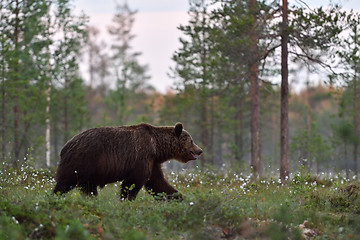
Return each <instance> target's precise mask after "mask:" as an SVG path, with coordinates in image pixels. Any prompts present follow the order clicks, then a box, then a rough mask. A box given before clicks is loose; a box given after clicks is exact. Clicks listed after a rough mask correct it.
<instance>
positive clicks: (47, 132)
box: [0, 0, 360, 177]
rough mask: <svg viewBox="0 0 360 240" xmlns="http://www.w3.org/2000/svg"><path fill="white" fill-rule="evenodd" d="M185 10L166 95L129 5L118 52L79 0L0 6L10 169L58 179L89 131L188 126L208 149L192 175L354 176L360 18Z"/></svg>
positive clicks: (268, 6) (253, 8)
mask: <svg viewBox="0 0 360 240" xmlns="http://www.w3.org/2000/svg"><path fill="white" fill-rule="evenodd" d="M189 4H190V7H189V12H188V14H189V16H190V21H189V22H188V24H187V25H184V26H179V27H178V28H179V30H180V31H181V32H182V33H183V36H184V37H182V38H180V39H179V41H180V43H181V44H180V45H181V47H180V48H179V49H178V50H177V51H175V52H174V53H173V57H172V61H173V62H174V63H175V67H174V68H173V69H169V72H170V74H169V75H170V77H172V78H173V79H174V80H175V85H174V86H173V88H172V90H169V91H168V92H166V93H165V94H163V93H159V92H158V91H157V90H156V89H155V88H154V87H153V86H151V85H150V84H149V79H150V78H151V76H149V75H148V73H147V70H148V65H141V64H140V63H139V61H138V56H139V55H140V54H141V53H140V52H136V49H135V50H134V49H133V47H132V46H131V41H132V39H133V38H134V37H135V36H134V35H133V33H132V31H131V30H132V27H133V23H134V21H135V20H136V11H135V10H132V9H131V7H130V6H129V4H128V3H127V2H126V1H125V2H123V3H119V4H118V6H117V8H116V11H115V10H114V17H113V22H112V23H111V25H109V26H108V33H109V34H110V36H111V37H112V42H110V43H104V42H101V41H99V30H98V29H96V28H95V27H93V26H89V25H88V19H87V17H86V15H85V14H84V15H76V14H75V13H74V9H73V7H72V5H71V1H68V0H58V1H45V0H44V1H31V0H30V1H21V0H9V1H2V2H1V5H0V9H1V26H0V28H1V29H0V32H1V45H0V56H1V70H0V72H1V74H0V76H1V77H0V80H1V82H0V84H1V134H0V135H1V136H0V138H1V161H2V162H3V163H6V164H7V165H9V166H14V167H20V166H21V165H22V164H24V162H26V161H27V160H28V159H29V158H32V159H34V162H33V163H32V164H34V165H35V166H36V167H53V166H56V164H57V162H58V159H59V151H60V150H61V147H62V146H63V145H64V143H65V142H66V141H68V140H69V139H70V138H71V137H72V136H73V135H75V134H77V133H79V132H80V131H82V130H84V129H87V128H91V127H97V126H106V125H130V124H136V123H140V122H147V123H150V124H153V125H174V124H175V123H176V122H182V123H183V124H184V126H185V128H186V129H188V130H189V132H191V133H192V135H193V138H194V139H195V140H196V141H197V143H199V145H200V146H201V147H202V148H203V149H204V150H205V151H204V152H205V154H204V156H203V157H202V158H201V160H200V161H199V163H191V164H189V166H186V167H187V168H193V167H196V166H198V167H201V168H212V169H226V168H234V167H235V168H237V169H239V171H250V169H251V171H253V172H254V173H255V174H256V175H261V174H263V173H264V174H266V173H270V174H277V173H276V172H278V169H280V170H282V177H284V176H288V175H289V173H291V169H297V168H298V167H299V166H300V165H304V166H305V167H306V169H308V170H309V171H311V172H316V173H317V174H319V173H321V172H331V171H333V172H339V171H342V172H344V173H346V175H347V176H350V175H356V173H357V171H358V164H357V163H358V145H359V144H358V143H359V134H358V128H359V126H358V125H359V121H358V120H357V118H358V115H359V114H358V113H359V111H358V108H359V106H358V105H359V104H357V101H358V100H357V98H358V97H357V92H358V89H357V81H358V63H357V61H358V59H359V53H358V47H359V40H358V35H357V34H358V32H357V30H358V25H359V24H358V23H359V21H360V18H359V14H358V13H357V12H355V11H350V12H349V11H345V10H342V8H341V6H338V5H329V6H326V7H321V8H316V9H311V8H310V7H308V6H307V5H306V3H303V4H302V5H300V6H295V5H294V6H293V5H291V4H287V5H286V11H285V9H284V5H283V6H282V5H281V3H280V2H278V1H195V0H194V1H190V2H189ZM35 10H36V11H35ZM285 13H286V14H285ZM105 44H107V46H109V48H108V49H109V51H105V50H106V49H107V48H105V47H104V45H105ZM80 64H85V65H86V69H87V71H88V72H87V76H88V78H87V79H85V78H84V76H82V74H83V73H82V72H81V71H80V70H79V65H80ZM291 83H293V85H295V84H297V83H300V84H301V87H296V86H293V85H292V84H291ZM166 167H167V168H169V169H173V170H179V169H181V168H182V167H183V166H180V165H177V164H176V163H174V164H173V163H170V164H168V165H166Z"/></svg>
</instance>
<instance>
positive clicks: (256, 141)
mask: <svg viewBox="0 0 360 240" xmlns="http://www.w3.org/2000/svg"><path fill="white" fill-rule="evenodd" d="M249 3H250V4H249V9H250V12H251V15H252V29H251V31H250V40H251V43H250V53H251V59H250V62H249V68H250V85H251V87H250V88H251V90H250V94H251V166H252V168H253V174H254V177H258V176H259V175H260V172H261V169H260V162H261V155H260V130H259V109H260V105H259V100H260V97H259V76H258V75H259V69H258V56H259V50H258V45H257V43H258V36H257V33H256V0H250V2H249Z"/></svg>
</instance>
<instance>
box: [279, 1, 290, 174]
mask: <svg viewBox="0 0 360 240" xmlns="http://www.w3.org/2000/svg"><path fill="white" fill-rule="evenodd" d="M282 11H283V14H282V33H281V116H280V117H281V120H280V128H281V129H280V131H281V133H280V135H281V137H280V138H281V139H280V144H281V147H280V152H281V153H280V155H281V166H280V179H281V180H286V179H287V178H288V177H289V159H288V145H289V142H288V141H289V140H288V138H289V126H288V121H289V119H288V104H289V103H288V101H289V99H288V98H289V84H288V75H289V73H288V48H287V44H288V29H287V28H288V9H287V0H283V6H282Z"/></svg>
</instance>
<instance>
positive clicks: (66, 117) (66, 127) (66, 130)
mask: <svg viewBox="0 0 360 240" xmlns="http://www.w3.org/2000/svg"><path fill="white" fill-rule="evenodd" d="M64 90H65V97H64V143H65V142H67V141H68V140H69V113H68V101H67V90H68V80H67V78H66V77H65V86H64Z"/></svg>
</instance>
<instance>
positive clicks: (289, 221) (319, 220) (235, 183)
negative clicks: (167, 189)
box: [0, 167, 360, 240]
mask: <svg viewBox="0 0 360 240" xmlns="http://www.w3.org/2000/svg"><path fill="white" fill-rule="evenodd" d="M53 175H54V173H53V172H52V171H49V170H39V169H34V168H32V167H22V168H21V169H20V170H14V169H10V168H5V167H3V168H1V170H0V196H1V198H0V239H125V240H126V239H139V240H140V239H221V238H225V239H357V238H358V234H359V232H360V196H359V195H360V183H359V181H358V180H356V179H353V180H348V179H345V178H342V177H341V176H340V175H337V176H335V177H333V178H316V177H313V176H311V175H310V174H307V173H306V172H305V171H304V169H301V168H300V170H299V171H298V172H297V173H296V174H294V175H293V176H292V178H291V180H289V181H287V182H285V183H281V182H279V181H278V180H277V179H273V178H267V179H259V180H256V181H253V180H252V179H251V176H244V175H241V174H237V173H233V172H231V173H230V172H228V173H226V174H225V173H214V172H210V171H198V170H197V171H190V172H189V171H183V172H181V173H168V174H167V177H168V179H169V181H170V182H171V184H172V185H174V186H175V187H176V188H177V189H178V190H179V191H180V192H182V193H183V195H184V200H183V201H182V202H178V201H169V202H168V201H157V200H155V199H154V198H152V197H151V196H150V195H149V194H147V193H145V191H141V192H140V193H139V195H138V197H137V198H136V200H135V201H132V202H131V201H121V200H120V198H119V196H118V195H119V185H120V184H119V183H116V184H110V185H108V186H106V187H105V188H103V189H100V190H99V194H98V196H97V197H87V196H84V195H82V194H81V193H80V192H79V191H78V190H76V189H75V190H73V191H71V192H69V193H67V194H65V195H63V196H54V195H53V194H52V188H53V186H54V184H55V182H54V179H53Z"/></svg>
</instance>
